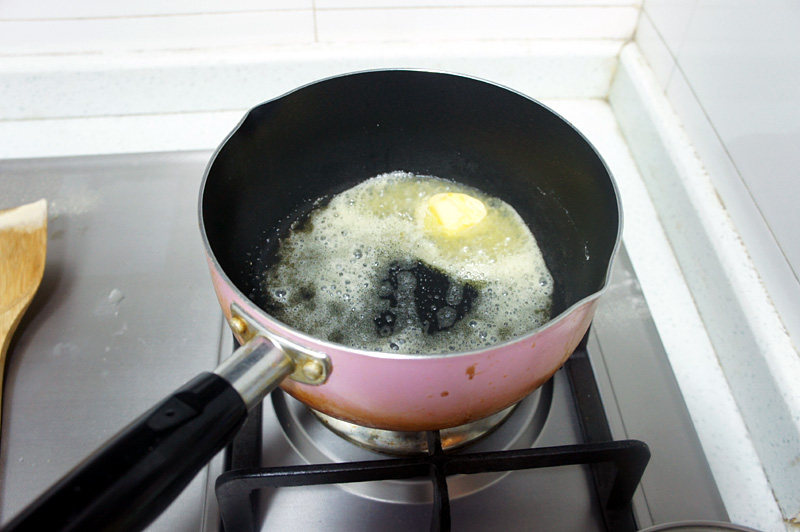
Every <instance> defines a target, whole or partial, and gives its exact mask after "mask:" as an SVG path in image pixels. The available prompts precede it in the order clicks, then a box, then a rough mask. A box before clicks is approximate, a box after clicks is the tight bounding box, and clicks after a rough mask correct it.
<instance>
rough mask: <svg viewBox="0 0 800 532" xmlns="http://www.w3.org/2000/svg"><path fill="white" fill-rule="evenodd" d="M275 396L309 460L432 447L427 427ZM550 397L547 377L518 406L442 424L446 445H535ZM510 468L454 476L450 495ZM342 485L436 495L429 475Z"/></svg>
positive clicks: (416, 496) (418, 497)
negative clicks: (377, 425)
mask: <svg viewBox="0 0 800 532" xmlns="http://www.w3.org/2000/svg"><path fill="white" fill-rule="evenodd" d="M271 397H272V404H273V406H274V408H275V413H276V415H277V417H278V420H279V421H280V424H281V427H282V428H283V431H284V433H285V434H286V437H287V439H288V440H289V442H290V444H291V445H292V447H293V448H294V449H295V451H296V452H297V453H298V454H299V455H300V456H301V457H302V458H303V459H304V460H305V461H306V462H307V463H309V464H316V463H329V462H357V461H367V460H376V459H380V458H385V455H387V454H389V455H398V454H403V455H419V454H426V453H428V452H429V449H428V445H427V441H428V436H427V434H428V433H426V432H397V431H388V430H379V429H370V428H366V427H361V426H359V425H355V424H352V423H347V422H344V421H341V420H338V419H335V418H331V417H330V416H327V415H325V414H321V413H320V412H316V411H313V410H311V409H309V408H308V407H306V406H305V405H303V404H302V403H300V402H299V401H297V400H295V399H293V398H292V397H291V396H288V395H287V394H285V393H273V394H272V396H271ZM552 397H553V382H552V381H548V382H547V383H546V384H544V385H543V386H542V387H541V388H539V389H538V390H536V391H535V392H534V393H532V394H531V395H529V396H528V397H526V398H525V399H523V400H522V401H520V402H519V403H517V405H515V406H512V407H510V408H507V409H505V410H503V411H501V412H498V413H497V414H495V415H493V416H489V417H488V418H484V419H482V420H479V421H477V422H473V423H468V424H466V425H461V426H459V427H453V428H451V429H444V430H442V431H441V443H442V449H443V450H445V451H447V452H448V453H450V452H457V449H459V448H466V449H468V450H469V452H483V451H504V450H509V449H520V448H530V447H533V446H534V443H535V442H536V439H537V438H538V436H539V434H540V433H541V431H542V428H543V426H544V423H545V421H546V419H547V415H548V413H549V412H550V405H551V402H552ZM354 443H355V444H356V445H354ZM467 444H469V445H468V446H467ZM465 446H466V447H465ZM507 474H508V471H503V472H499V473H482V474H477V475H455V476H452V477H450V478H448V486H449V490H450V498H451V499H457V498H459V497H464V496H466V495H470V494H472V493H475V492H477V491H479V490H481V489H484V488H486V487H488V486H490V485H492V484H494V483H495V482H497V481H498V480H500V479H502V478H503V477H504V476H506V475H507ZM341 487H342V489H345V490H347V491H349V492H350V493H353V494H355V495H360V496H362V497H366V498H369V499H373V500H379V501H384V502H405V503H426V502H431V501H432V500H433V490H432V487H431V483H430V482H429V481H427V480H425V479H414V480H393V481H382V482H361V483H353V484H341Z"/></svg>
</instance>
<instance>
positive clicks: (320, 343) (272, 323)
mask: <svg viewBox="0 0 800 532" xmlns="http://www.w3.org/2000/svg"><path fill="white" fill-rule="evenodd" d="M375 72H422V73H429V74H440V75H445V76H454V77H459V78H465V79H471V80H474V81H479V82H482V83H486V84H488V85H493V86H495V87H497V88H500V89H503V90H506V91H509V92H512V93H514V94H517V95H519V96H522V97H523V98H525V99H527V100H530V101H531V102H533V103H535V104H537V105H539V106H541V107H543V108H544V109H546V110H547V111H549V112H550V113H552V114H553V115H555V116H556V117H558V118H559V119H561V120H562V121H563V122H564V123H565V124H567V125H568V126H569V127H571V128H572V129H573V131H575V132H576V133H577V134H578V135H579V136H580V137H581V138H582V139H583V141H584V142H586V144H587V145H588V146H589V148H591V150H592V151H593V152H594V153H595V155H596V156H597V158H598V159H599V160H600V163H601V164H602V165H603V168H605V170H606V173H607V174H608V178H609V180H610V182H611V187H612V189H613V191H614V199H615V200H616V203H617V213H618V220H619V221H618V224H617V236H616V238H615V240H614V247H613V249H612V250H611V256H610V257H609V259H608V263H607V265H606V274H605V277H604V279H603V285H602V286H601V287H600V289H599V290H597V291H595V292H593V293H591V294H589V295H588V296H586V297H584V298H583V299H580V300H579V301H576V302H575V303H573V304H572V305H571V306H570V307H568V308H567V309H565V310H564V311H562V312H561V313H560V314H559V315H558V316H556V317H554V318H552V319H550V320H548V321H547V322H546V323H544V324H543V325H540V326H539V327H537V328H535V329H533V330H532V331H530V332H528V333H526V334H524V335H522V336H517V337H515V338H512V339H510V340H506V341H505V342H502V343H498V344H494V345H492V346H489V347H483V348H480V349H475V350H472V351H456V352H450V353H434V354H419V353H388V352H384V351H370V350H366V349H358V348H355V347H349V346H346V345H343V344H337V343H334V342H330V341H328V340H322V339H321V338H317V337H315V336H313V335H311V334H308V333H305V332H303V331H301V330H299V329H296V328H294V327H291V326H289V325H287V324H285V323H283V322H282V321H280V320H278V319H276V318H274V317H273V316H271V315H270V314H268V313H266V312H265V311H264V310H263V309H262V308H261V307H259V306H258V305H256V304H255V303H253V302H252V301H251V300H250V298H249V297H247V296H246V295H244V294H243V293H242V292H241V290H239V287H238V286H236V284H235V283H234V282H233V281H231V279H230V278H229V277H228V275H227V274H226V273H225V270H224V269H223V268H222V266H221V265H220V264H219V262H218V261H217V257H216V256H215V255H214V252H213V250H212V249H211V244H210V243H209V241H208V235H207V234H206V229H205V223H204V221H203V197H204V195H205V190H206V181H207V180H208V175H209V172H210V170H211V167H212V166H213V165H214V162H215V161H216V159H217V156H218V155H219V153H220V151H222V148H223V147H225V145H226V144H227V143H228V141H229V140H230V139H231V138H232V137H233V136H234V135H235V134H236V133H237V132H238V131H239V129H240V128H241V127H242V125H243V124H244V123H245V122H246V121H247V119H248V118H249V117H250V114H251V112H252V111H253V110H254V109H256V108H258V107H261V106H263V105H267V104H270V103H273V102H277V101H279V100H281V99H283V98H285V97H286V96H289V95H290V94H294V93H295V92H299V91H301V90H303V89H305V88H307V87H310V86H312V85H317V84H319V83H324V82H326V81H330V80H333V79H337V78H342V77H347V76H354V75H360V74H369V73H375ZM197 213H198V222H199V225H200V235H201V237H202V239H203V246H204V247H205V251H206V256H207V257H208V259H209V260H210V261H211V263H212V264H213V267H214V269H215V270H216V272H217V274H218V275H219V276H220V277H221V278H222V280H223V281H224V282H225V283H226V284H227V285H228V286H229V287H230V288H232V289H233V291H234V293H235V294H236V295H238V296H239V297H241V298H242V300H243V301H246V302H247V303H249V304H250V305H251V306H252V307H253V309H254V310H255V311H256V312H257V315H256V316H253V319H255V320H257V321H258V322H260V323H261V324H263V325H264V328H266V329H268V330H276V329H278V330H283V331H286V332H288V333H290V334H292V335H293V336H294V337H295V338H296V339H295V341H298V340H299V341H301V342H304V343H307V344H311V345H314V346H315V349H319V350H321V351H325V350H326V349H334V350H337V351H341V350H346V351H347V352H348V353H351V354H353V355H359V356H366V357H372V358H385V359H395V360H400V359H408V360H419V359H443V358H456V357H463V356H470V355H479V354H483V353H486V352H490V351H495V350H497V349H499V348H502V347H505V346H508V345H512V344H516V343H520V342H524V341H527V340H530V339H532V338H533V337H534V336H537V335H538V334H539V333H541V332H542V331H543V330H545V329H548V328H550V327H553V326H555V324H557V323H558V322H560V321H562V320H564V319H566V317H567V316H569V315H570V314H572V313H573V312H574V311H575V310H577V309H578V308H580V307H582V306H583V305H585V304H587V303H589V302H591V301H593V300H595V299H597V298H599V297H600V296H601V295H603V294H604V293H605V292H606V291H607V290H608V287H609V284H610V282H611V273H612V270H613V266H614V261H615V260H616V258H617V253H618V252H619V248H620V245H621V243H622V228H623V214H622V202H621V200H620V195H619V187H618V186H617V182H616V180H615V179H614V175H613V174H612V173H611V170H610V169H609V168H608V165H607V164H606V161H605V160H604V159H603V157H602V156H601V155H600V153H599V152H598V151H597V148H595V147H594V145H593V144H592V143H591V142H589V139H587V138H586V136H585V135H584V134H583V133H582V132H581V131H580V130H579V129H578V128H576V127H575V126H574V125H573V124H572V123H571V122H570V121H569V120H567V119H566V118H564V117H563V116H561V115H560V114H559V113H557V112H555V111H554V110H553V109H551V108H550V107H548V106H547V105H545V104H543V103H541V102H540V101H538V100H536V99H534V98H532V97H530V96H528V95H526V94H523V93H522V92H519V91H517V90H514V89H511V88H509V87H506V86H505V85H501V84H499V83H495V82H493V81H489V80H486V79H483V78H479V77H476V76H471V75H466V74H459V73H455V72H448V71H444V70H433V69H424V68H379V69H366V70H357V71H353V72H347V73H344V74H336V75H332V76H327V77H325V78H321V79H318V80H315V81H312V82H309V83H306V84H304V85H301V86H299V87H296V88H294V89H292V90H290V91H287V92H285V93H283V94H281V95H279V96H276V97H275V98H271V99H269V100H266V101H264V102H262V103H260V104H258V105H255V106H253V107H251V108H250V109H249V110H248V111H247V112H246V113H245V114H244V116H243V117H242V118H241V120H239V122H238V123H237V124H236V126H235V127H234V128H233V129H232V130H231V131H230V133H228V135H227V136H226V137H225V139H224V140H223V141H222V142H221V143H220V144H219V145H218V146H217V147H216V149H215V150H214V153H213V154H212V155H211V158H210V159H209V161H208V164H207V165H206V168H205V171H204V172H203V180H202V183H201V184H200V194H199V198H198V207H197Z"/></svg>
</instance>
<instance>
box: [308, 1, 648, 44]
mask: <svg viewBox="0 0 800 532" xmlns="http://www.w3.org/2000/svg"><path fill="white" fill-rule="evenodd" d="M637 16H638V9H637V8H636V7H633V6H620V7H616V6H614V7H589V6H587V7H551V6H539V7H460V8H424V9H414V8H386V9H360V10H351V9H328V10H318V11H317V15H316V17H317V32H318V38H319V40H320V41H322V42H337V41H338V42H341V41H419V40H427V41H431V40H432V41H439V40H457V39H465V38H466V39H478V40H483V39H494V40H498V39H618V40H625V39H627V38H629V37H630V36H631V35H632V33H633V30H634V28H635V27H636V18H637Z"/></svg>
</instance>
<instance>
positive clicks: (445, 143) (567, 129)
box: [201, 70, 620, 316]
mask: <svg viewBox="0 0 800 532" xmlns="http://www.w3.org/2000/svg"><path fill="white" fill-rule="evenodd" d="M394 170H405V171H409V172H414V173H418V174H428V175H435V176H438V177H443V178H447V179H451V180H455V181H459V182H462V183H465V184H467V185H471V186H474V187H477V188H479V189H481V190H483V191H485V192H487V193H489V194H492V195H495V196H497V197H499V198H502V199H503V200H505V201H506V202H508V203H510V204H511V205H512V206H514V208H515V209H516V210H517V212H519V213H520V215H521V216H522V217H523V218H524V219H525V221H526V222H527V223H528V225H529V226H530V228H531V229H532V230H533V233H534V235H536V238H537V241H538V242H539V246H540V248H541V249H542V252H543V254H544V257H545V261H546V262H547V266H548V268H549V269H550V272H551V273H552V275H553V278H554V280H555V283H556V284H555V293H554V301H553V313H552V315H553V316H556V315H558V314H560V313H561V312H563V311H564V310H565V309H567V308H568V307H569V306H571V305H572V304H574V303H575V302H577V301H579V300H581V299H583V298H584V297H586V296H588V295H590V294H592V293H594V292H596V291H597V290H599V289H600V288H601V287H602V285H603V283H604V280H605V277H606V271H607V268H608V264H609V260H610V257H611V255H612V253H613V250H614V245H615V243H616V238H617V230H618V227H619V223H620V216H619V211H618V206H617V199H616V194H615V190H614V186H613V183H612V181H611V179H610V176H609V173H608V170H607V169H606V167H605V165H604V164H603V162H602V160H601V159H600V157H599V156H598V155H597V153H596V152H595V151H594V149H593V148H592V146H591V145H590V144H589V143H588V142H587V141H586V140H585V139H584V138H583V137H582V135H580V134H579V133H578V132H577V131H576V130H575V129H573V128H572V126H570V125H569V124H567V123H566V122H565V121H564V120H563V119H561V118H559V117H558V116H556V115H555V114H553V113H552V112H551V111H549V110H548V109H546V108H545V107H543V106H542V105H540V104H539V103H537V102H535V101H533V100H531V99H529V98H527V97H525V96H522V95H520V94H518V93H515V92H512V91H509V90H507V89H504V88H501V87H498V86H496V85H493V84H490V83H486V82H482V81H478V80H475V79H471V78H465V77H461V76H456V75H450V74H442V73H430V72H417V71H399V70H392V71H373V72H363V73H357V74H350V75H346V76H342V77H337V78H332V79H328V80H325V81H321V82H318V83H315V84H312V85H308V86H306V87H303V88H301V89H299V90H297V91H295V92H292V93H290V94H288V95H286V96H283V97H281V98H278V99H277V100H273V101H270V102H267V103H265V104H262V105H260V106H258V107H256V108H254V109H253V110H252V111H250V113H249V114H248V116H247V118H246V119H245V120H244V121H243V122H242V124H241V125H240V126H239V128H238V129H237V130H236V131H235V132H234V133H233V135H232V136H231V137H230V138H229V139H228V140H227V141H226V142H225V144H224V145H223V146H222V147H221V149H220V150H219V152H218V153H217V155H216V157H215V158H214V159H213V160H212V161H211V163H210V165H209V167H208V169H207V177H206V181H205V187H204V190H203V191H202V193H201V194H202V197H201V208H202V213H201V218H202V223H203V226H204V229H205V232H206V235H207V238H208V242H209V243H210V246H211V250H212V252H213V254H214V256H215V257H216V259H217V261H218V262H219V264H220V265H221V266H222V268H223V270H224V271H225V273H226V274H227V275H228V277H229V278H230V279H231V280H232V281H233V282H234V283H235V284H236V286H237V287H238V288H239V290H241V291H242V292H243V293H244V294H245V295H247V296H248V297H250V298H251V299H252V300H253V301H254V302H255V303H257V304H260V305H263V299H261V298H260V296H259V294H260V293H261V287H260V280H261V278H262V275H263V270H264V268H265V265H266V264H267V263H268V262H269V260H270V252H271V250H272V249H273V246H274V245H275V244H276V240H277V238H276V237H277V236H278V235H279V234H280V233H281V232H282V231H284V230H286V228H287V227H288V225H289V223H290V222H291V221H292V220H293V219H295V218H297V217H299V216H301V215H302V214H305V213H306V212H307V211H308V210H309V209H310V205H311V202H313V201H314V200H316V199H317V198H320V197H329V196H331V195H332V194H335V193H337V192H340V191H342V190H345V189H347V188H349V187H351V186H353V185H355V184H357V183H359V182H361V181H363V180H365V179H367V178H370V177H373V176H375V175H377V174H381V173H384V172H391V171H394Z"/></svg>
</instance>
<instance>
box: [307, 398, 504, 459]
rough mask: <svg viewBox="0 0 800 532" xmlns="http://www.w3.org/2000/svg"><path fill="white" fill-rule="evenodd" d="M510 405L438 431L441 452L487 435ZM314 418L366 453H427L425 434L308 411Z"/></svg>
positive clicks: (402, 454) (501, 419) (405, 454)
mask: <svg viewBox="0 0 800 532" xmlns="http://www.w3.org/2000/svg"><path fill="white" fill-rule="evenodd" d="M517 406H518V404H514V405H511V406H509V407H508V408H505V409H503V410H501V411H500V412H497V413H495V414H492V415H491V416H487V417H485V418H483V419H479V420H477V421H473V422H471V423H465V424H464V425H459V426H457V427H450V428H447V429H441V430H440V431H439V434H440V435H441V440H442V450H443V451H452V450H454V449H458V448H459V447H463V446H464V445H467V444H469V443H472V442H474V441H476V440H479V439H480V438H483V437H484V436H487V435H488V434H490V433H491V432H492V431H493V430H494V429H496V428H497V427H498V426H499V425H500V424H501V423H503V421H505V420H506V419H507V418H508V416H510V415H511V413H512V412H513V411H514V409H515V408H516V407H517ZM310 410H311V412H313V413H314V415H315V416H317V418H318V419H319V420H320V421H321V422H322V424H323V425H325V426H326V427H328V428H329V429H330V430H332V431H333V432H334V433H336V434H338V435H339V436H341V437H342V438H344V439H345V440H348V441H350V442H352V443H354V444H356V445H359V446H361V447H364V448H365V449H368V450H370V451H375V452H378V453H383V454H389V455H400V456H409V455H418V454H425V453H427V452H428V441H427V437H426V433H425V432H407V431H397V430H383V429H374V428H371V427H363V426H361V425H356V424H355V423H350V422H348V421H342V420H341V419H337V418H335V417H332V416H329V415H327V414H324V413H322V412H319V411H318V410H314V409H313V408H312V409H310Z"/></svg>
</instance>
